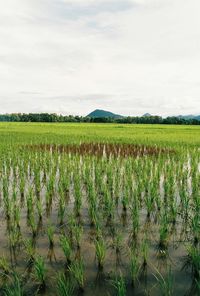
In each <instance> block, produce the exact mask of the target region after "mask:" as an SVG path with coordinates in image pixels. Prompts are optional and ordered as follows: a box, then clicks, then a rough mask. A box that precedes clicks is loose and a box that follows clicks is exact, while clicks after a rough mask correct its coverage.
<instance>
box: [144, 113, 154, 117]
mask: <svg viewBox="0 0 200 296" xmlns="http://www.w3.org/2000/svg"><path fill="white" fill-rule="evenodd" d="M150 116H152V115H151V114H150V113H145V114H144V115H142V117H150Z"/></svg>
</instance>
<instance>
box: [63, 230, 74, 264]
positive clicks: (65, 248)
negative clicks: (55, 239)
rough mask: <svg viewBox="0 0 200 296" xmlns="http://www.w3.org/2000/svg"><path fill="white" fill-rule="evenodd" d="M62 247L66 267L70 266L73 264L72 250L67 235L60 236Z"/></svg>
mask: <svg viewBox="0 0 200 296" xmlns="http://www.w3.org/2000/svg"><path fill="white" fill-rule="evenodd" d="M60 245H61V248H62V250H63V253H64V255H65V259H66V265H67V266H69V265H70V263H71V256H72V248H71V245H70V242H69V239H68V238H67V237H66V236H65V235H61V236H60Z"/></svg>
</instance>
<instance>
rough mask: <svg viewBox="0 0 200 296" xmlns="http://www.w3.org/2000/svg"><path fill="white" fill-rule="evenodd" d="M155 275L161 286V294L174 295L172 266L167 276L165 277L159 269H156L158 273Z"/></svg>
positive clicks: (165, 295) (164, 295)
mask: <svg viewBox="0 0 200 296" xmlns="http://www.w3.org/2000/svg"><path fill="white" fill-rule="evenodd" d="M154 276H155V278H156V280H157V282H158V285H159V287H160V292H161V295H163V296H172V295H173V291H174V278H173V275H172V270H171V267H170V268H168V270H167V276H166V277H163V275H162V274H161V273H160V272H159V271H158V270H156V274H155V275H154Z"/></svg>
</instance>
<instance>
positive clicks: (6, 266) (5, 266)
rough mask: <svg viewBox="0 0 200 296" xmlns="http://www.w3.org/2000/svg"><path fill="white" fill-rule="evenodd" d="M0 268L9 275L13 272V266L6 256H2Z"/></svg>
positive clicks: (4, 273)
mask: <svg viewBox="0 0 200 296" xmlns="http://www.w3.org/2000/svg"><path fill="white" fill-rule="evenodd" d="M0 270H1V271H2V273H3V275H8V274H9V273H10V272H11V267H10V265H9V263H8V260H7V259H6V257H4V256H1V257H0Z"/></svg>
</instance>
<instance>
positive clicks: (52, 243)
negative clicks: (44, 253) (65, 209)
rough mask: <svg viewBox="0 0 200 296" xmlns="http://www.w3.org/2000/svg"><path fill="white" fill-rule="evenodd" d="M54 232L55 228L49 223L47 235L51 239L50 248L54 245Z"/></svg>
mask: <svg viewBox="0 0 200 296" xmlns="http://www.w3.org/2000/svg"><path fill="white" fill-rule="evenodd" d="M54 233H55V228H54V227H53V226H52V225H49V226H48V227H47V236H48V239H49V248H53V247H54Z"/></svg>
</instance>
